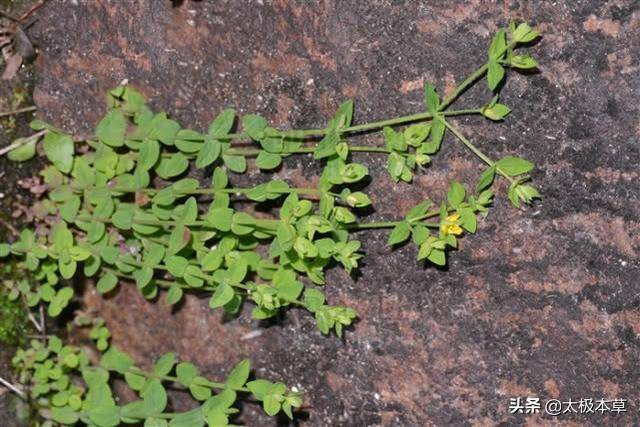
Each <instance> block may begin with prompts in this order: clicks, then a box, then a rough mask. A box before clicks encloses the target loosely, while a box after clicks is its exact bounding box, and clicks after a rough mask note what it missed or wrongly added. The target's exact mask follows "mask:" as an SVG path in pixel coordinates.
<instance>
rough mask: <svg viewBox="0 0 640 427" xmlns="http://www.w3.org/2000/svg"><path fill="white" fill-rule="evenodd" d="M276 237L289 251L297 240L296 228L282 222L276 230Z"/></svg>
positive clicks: (281, 245)
mask: <svg viewBox="0 0 640 427" xmlns="http://www.w3.org/2000/svg"><path fill="white" fill-rule="evenodd" d="M276 237H277V239H278V244H279V245H280V247H281V248H282V249H283V250H285V251H288V250H289V249H291V248H292V247H293V243H294V242H295V240H296V229H295V228H294V227H293V225H291V224H287V223H286V222H281V223H280V225H279V226H278V229H277V230H276Z"/></svg>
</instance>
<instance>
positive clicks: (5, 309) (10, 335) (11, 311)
mask: <svg viewBox="0 0 640 427" xmlns="http://www.w3.org/2000/svg"><path fill="white" fill-rule="evenodd" d="M28 330H29V322H28V318H27V312H26V310H25V308H24V306H23V305H22V304H21V303H20V301H11V300H10V299H9V296H8V295H7V293H6V292H5V291H4V290H0V343H2V344H5V345H10V346H17V345H18V344H20V343H21V342H22V341H23V340H24V339H25V335H26V334H27V332H28Z"/></svg>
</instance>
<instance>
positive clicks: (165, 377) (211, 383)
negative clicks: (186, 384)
mask: <svg viewBox="0 0 640 427" xmlns="http://www.w3.org/2000/svg"><path fill="white" fill-rule="evenodd" d="M128 371H129V372H130V373H132V374H136V375H141V376H143V377H146V378H155V379H159V380H163V381H172V382H177V383H179V382H180V380H179V379H178V377H174V376H170V375H157V374H154V373H153V372H147V371H143V370H142V369H140V368H138V367H135V366H134V367H131V368H129V369H128ZM203 383H204V381H203ZM199 384H200V383H199ZM200 385H203V386H206V387H209V388H215V389H218V390H224V389H227V388H231V387H229V386H228V385H227V384H225V383H219V382H214V381H209V380H207V381H206V383H204V384H200ZM231 390H235V391H243V392H250V391H251V390H249V389H248V388H247V387H237V388H231Z"/></svg>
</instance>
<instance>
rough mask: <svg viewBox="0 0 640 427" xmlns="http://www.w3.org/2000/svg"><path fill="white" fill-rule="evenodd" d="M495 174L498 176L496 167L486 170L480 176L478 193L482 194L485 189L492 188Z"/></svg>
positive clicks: (477, 185) (477, 186)
mask: <svg viewBox="0 0 640 427" xmlns="http://www.w3.org/2000/svg"><path fill="white" fill-rule="evenodd" d="M495 174H496V167H495V166H490V167H488V168H487V169H485V171H484V172H483V173H482V175H481V176H480V179H479V180H478V183H477V184H476V193H480V192H482V190H484V189H485V188H488V187H490V186H491V183H492V182H493V178H494V176H495Z"/></svg>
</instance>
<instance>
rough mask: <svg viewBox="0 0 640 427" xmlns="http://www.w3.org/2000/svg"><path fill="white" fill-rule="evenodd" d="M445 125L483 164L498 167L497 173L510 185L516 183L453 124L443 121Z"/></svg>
mask: <svg viewBox="0 0 640 427" xmlns="http://www.w3.org/2000/svg"><path fill="white" fill-rule="evenodd" d="M443 122H444V125H445V126H446V127H447V128H448V129H449V130H450V131H451V133H453V134H454V135H455V136H456V138H458V140H459V141H460V142H462V143H463V144H464V145H465V146H466V147H467V148H468V149H469V150H471V151H472V152H473V154H475V155H476V156H478V157H479V158H480V159H481V160H482V161H483V162H485V163H486V164H487V165H489V166H495V167H496V172H498V173H499V174H500V175H502V176H503V177H505V178H506V179H507V180H508V181H509V182H510V183H512V184H513V183H514V182H515V181H514V180H513V178H511V177H510V176H509V175H507V174H506V173H504V172H503V171H502V170H501V169H500V168H499V167H497V166H496V162H494V161H493V160H491V159H490V158H489V157H487V155H485V154H484V153H483V152H482V151H480V149H478V147H476V146H475V145H473V144H472V143H471V141H469V140H468V139H467V138H465V136H464V135H462V133H460V131H459V130H458V129H456V128H455V127H453V126H452V125H451V123H449V122H448V121H446V120H443Z"/></svg>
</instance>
